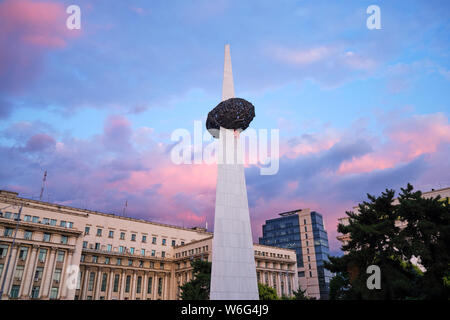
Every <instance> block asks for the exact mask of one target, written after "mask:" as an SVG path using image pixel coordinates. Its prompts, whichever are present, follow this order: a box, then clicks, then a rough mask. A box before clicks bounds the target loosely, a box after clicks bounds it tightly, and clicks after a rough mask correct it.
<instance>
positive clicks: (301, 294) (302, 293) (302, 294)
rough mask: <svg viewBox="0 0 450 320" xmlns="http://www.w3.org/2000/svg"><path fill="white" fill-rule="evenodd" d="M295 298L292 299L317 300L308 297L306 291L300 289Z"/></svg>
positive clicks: (295, 292)
mask: <svg viewBox="0 0 450 320" xmlns="http://www.w3.org/2000/svg"><path fill="white" fill-rule="evenodd" d="M293 294H294V296H293V297H292V300H315V298H312V297H308V296H307V295H306V290H302V289H300V288H298V290H297V291H294V292H293Z"/></svg>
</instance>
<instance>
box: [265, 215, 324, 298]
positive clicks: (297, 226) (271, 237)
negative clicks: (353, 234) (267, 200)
mask: <svg viewBox="0 0 450 320" xmlns="http://www.w3.org/2000/svg"><path fill="white" fill-rule="evenodd" d="M279 215H280V218H275V219H270V220H266V223H265V224H264V225H263V227H262V228H263V236H262V237H261V238H260V239H259V243H260V244H263V245H268V246H276V247H280V248H288V249H293V250H295V252H296V256H297V272H298V281H299V286H300V288H301V289H302V290H306V294H307V295H308V296H310V297H314V298H316V299H328V293H329V283H330V278H331V273H330V272H329V271H328V270H326V269H325V268H324V266H323V263H324V261H326V260H327V259H328V257H327V255H328V252H329V247H328V235H327V232H326V230H325V227H324V224H323V219H322V215H321V214H319V213H317V212H315V211H311V210H310V209H299V210H294V211H289V212H284V213H280V214H279Z"/></svg>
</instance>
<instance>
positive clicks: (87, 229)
mask: <svg viewBox="0 0 450 320" xmlns="http://www.w3.org/2000/svg"><path fill="white" fill-rule="evenodd" d="M90 232H91V227H89V226H87V227H85V228H84V234H85V235H89V234H90ZM102 235H103V229H102V228H97V233H96V236H97V237H101V236H102ZM125 235H126V234H125V232H123V231H122V232H120V236H119V239H120V240H125ZM108 238H111V239H113V238H114V230H109V231H108ZM136 238H137V234H136V233H132V234H131V241H136ZM156 241H157V238H156V237H152V244H157V243H156ZM141 242H143V243H147V235H145V234H144V235H142V238H141ZM161 244H162V245H163V246H165V245H167V239H165V238H163V239H162V240H161ZM171 244H172V247H175V246H176V241H175V240H172V243H171ZM181 245H184V241H181Z"/></svg>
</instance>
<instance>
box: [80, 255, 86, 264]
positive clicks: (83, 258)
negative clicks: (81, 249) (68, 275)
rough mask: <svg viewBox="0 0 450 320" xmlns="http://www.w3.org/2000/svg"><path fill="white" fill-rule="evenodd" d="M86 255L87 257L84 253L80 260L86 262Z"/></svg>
mask: <svg viewBox="0 0 450 320" xmlns="http://www.w3.org/2000/svg"><path fill="white" fill-rule="evenodd" d="M85 257H86V256H85V255H84V254H82V255H81V257H80V261H81V262H84V260H85Z"/></svg>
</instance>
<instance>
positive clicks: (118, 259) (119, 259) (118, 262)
mask: <svg viewBox="0 0 450 320" xmlns="http://www.w3.org/2000/svg"><path fill="white" fill-rule="evenodd" d="M117 265H118V266H121V265H122V258H117Z"/></svg>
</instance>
